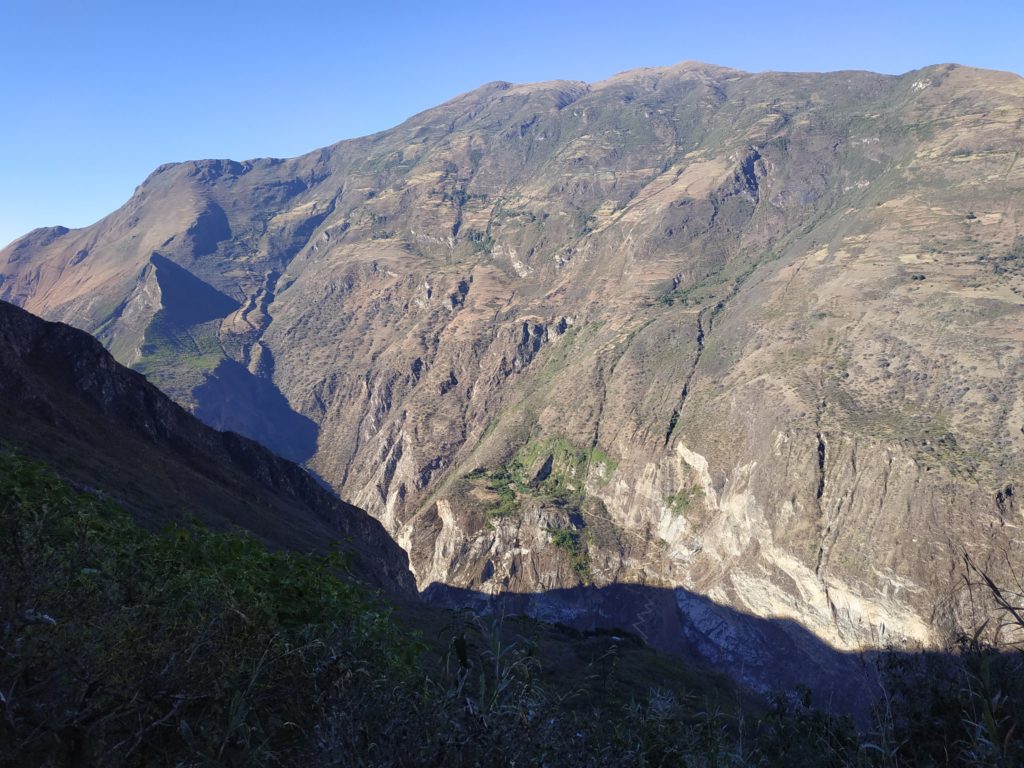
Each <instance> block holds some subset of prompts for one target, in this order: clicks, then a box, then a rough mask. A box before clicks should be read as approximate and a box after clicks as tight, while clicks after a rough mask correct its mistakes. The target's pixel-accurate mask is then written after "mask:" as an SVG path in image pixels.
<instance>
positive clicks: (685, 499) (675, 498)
mask: <svg viewBox="0 0 1024 768" xmlns="http://www.w3.org/2000/svg"><path fill="white" fill-rule="evenodd" d="M703 500H704V489H703V488H701V487H699V486H693V487H691V488H683V489H682V490H680V491H676V492H675V493H673V494H671V495H669V496H666V497H665V506H667V507H668V508H669V510H670V511H671V512H672V514H673V515H685V514H686V513H687V512H688V511H689V510H690V508H691V505H693V504H694V503H695V502H701V501H703Z"/></svg>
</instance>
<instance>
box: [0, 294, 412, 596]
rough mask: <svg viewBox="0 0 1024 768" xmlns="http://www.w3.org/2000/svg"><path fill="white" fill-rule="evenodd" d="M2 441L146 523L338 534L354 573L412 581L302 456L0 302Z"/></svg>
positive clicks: (390, 546) (273, 534)
mask: <svg viewBox="0 0 1024 768" xmlns="http://www.w3.org/2000/svg"><path fill="white" fill-rule="evenodd" d="M0 441H3V442H4V443H8V444H11V445H14V446H16V447H18V448H19V449H21V450H23V451H26V452H28V453H29V454H33V455H36V456H41V457H43V458H45V459H47V460H48V461H49V462H50V463H51V464H52V465H53V466H54V467H55V468H57V469H58V470H59V471H60V472H61V473H62V474H64V475H65V476H66V477H68V478H69V479H70V480H72V481H76V482H78V483H79V484H82V485H86V484H87V485H88V486H89V487H90V488H92V489H93V490H95V491H99V492H101V493H105V494H107V495H109V496H111V497H113V498H114V499H115V500H116V501H118V502H119V503H120V504H122V505H124V506H125V507H126V508H127V509H130V510H131V511H133V512H134V513H135V515H136V516H137V517H139V518H140V519H141V521H142V522H144V523H147V524H149V525H151V526H164V525H167V524H168V523H170V522H174V521H177V522H183V521H184V522H189V521H190V520H192V519H197V520H199V521H200V522H202V523H204V524H205V525H207V526H212V527H214V528H225V527H238V526H241V527H243V528H246V529H248V530H250V531H252V532H253V533H255V534H256V535H257V536H259V537H261V538H263V539H264V540H265V541H267V542H268V543H269V544H271V545H274V546H278V547H290V548H293V549H300V550H305V551H309V550H314V549H322V548H323V547H324V546H325V545H326V544H327V543H328V542H331V541H337V542H338V543H339V545H340V546H342V547H343V549H345V550H348V551H349V552H350V554H351V556H352V558H353V561H352V567H353V573H354V574H355V575H356V576H357V577H360V578H361V579H362V580H363V581H365V582H367V583H368V584H370V585H371V586H374V587H378V588H382V589H384V590H385V591H386V592H388V593H390V594H391V595H394V596H396V597H406V598H408V597H411V596H412V595H413V594H414V583H413V579H412V576H411V574H410V573H409V570H408V561H407V559H406V556H405V553H403V552H402V551H401V550H400V549H399V548H398V546H396V545H395V543H394V542H393V541H392V540H391V538H390V537H389V536H388V535H387V533H386V532H385V531H384V529H383V528H382V527H381V526H380V524H379V523H378V522H377V521H376V520H374V519H373V518H371V517H370V516H369V515H367V514H366V513H365V512H363V511H362V510H361V509H357V508H355V507H353V506H352V505H350V504H346V503H344V502H342V501H339V500H338V499H337V498H335V497H334V496H333V495H332V494H331V493H330V492H328V491H327V490H325V489H324V488H323V487H321V486H320V484H319V483H318V482H317V481H316V480H315V479H314V478H313V477H311V476H310V475H309V474H308V473H307V472H306V471H304V470H303V469H302V468H301V467H298V466H296V465H294V464H292V463H290V462H288V461H285V460H284V459H281V458H279V457H278V456H275V455H274V454H272V453H271V452H270V451H268V450H267V449H266V448H264V447H263V446H261V445H258V444H257V443H255V442H253V441H252V440H248V439H247V438H244V437H241V436H239V435H236V434H232V433H230V432H217V431H215V430H213V429H210V427H207V426H206V425H204V424H202V423H201V422H200V421H199V420H198V419H196V418H195V417H194V416H191V415H190V414H189V413H187V412H186V411H185V410H184V409H182V408H181V407H180V406H179V405H177V404H175V403H174V402H172V401H171V400H170V399H169V398H168V397H167V396H166V395H164V394H163V393H161V392H160V391H159V390H158V389H157V388H156V387H154V386H153V385H151V384H149V383H148V382H147V381H146V380H145V379H144V378H143V377H142V376H140V375H139V374H138V373H135V372H134V371H129V370H127V369H125V368H124V367H123V366H121V365H119V364H118V363H117V362H115V361H114V359H113V358H112V357H111V356H110V354H109V353H108V352H107V351H106V350H105V349H104V348H103V347H102V346H101V345H100V344H99V343H97V342H96V340H95V339H93V338H91V337H90V336H89V335H88V334H85V333H82V332H81V331H79V330H76V329H74V328H69V327H68V326H66V325H60V324H57V323H48V322H45V321H43V320H40V319H39V318H37V317H33V316H32V315H30V314H29V313H28V312H25V311H23V310H21V309H18V308H17V307H14V306H12V305H11V304H8V303H6V302H0Z"/></svg>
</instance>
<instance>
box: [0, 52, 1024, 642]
mask: <svg viewBox="0 0 1024 768" xmlns="http://www.w3.org/2000/svg"><path fill="white" fill-rule="evenodd" d="M1022 126H1024V81H1022V80H1021V78H1019V77H1017V76H1015V75H1011V74H1005V73H996V72H985V71H979V70H972V69H967V68H963V67H957V66H951V65H949V66H936V67H930V68H927V69H924V70H920V71H916V72H912V73H909V74H907V75H904V76H900V77H889V76H882V75H875V74H870V73H862V72H840V73H832V74H824V75H816V74H777V73H767V74H758V75H751V74H746V73H743V72H738V71H734V70H728V69H721V68H717V67H711V66H705V65H699V64H682V65H678V66H675V67H670V68H665V69H647V70H637V71H633V72H627V73H624V74H622V75H619V76H616V77H614V78H612V79H610V80H607V81H605V82H601V83H597V84H592V85H588V84H585V83H578V82H551V83H542V84H536V85H526V86H523V85H511V84H508V83H491V84H489V85H486V86H484V87H482V88H480V89H479V90H477V91H474V92H472V93H469V94H466V95H464V96H460V97H458V98H456V99H454V100H452V101H450V102H448V103H446V104H443V105H441V106H439V107H437V108H435V109H432V110H429V111H427V112H424V113H422V114H420V115H417V116H415V117H413V118H411V119H410V120H409V121H407V122H406V123H403V124H402V125H400V126H398V127H396V128H394V129H392V130H389V131H385V132H383V133H379V134H375V135H373V136H369V137H366V138H363V139H357V140H354V141H346V142H342V143H339V144H336V145H334V146H331V147H328V148H326V149H323V150H319V151H317V152H313V153H310V154H309V155H305V156H303V157H299V158H295V159H292V160H269V159H261V160H253V161H248V162H244V163H239V162H231V161H222V160H218V161H202V162H190V163H181V164H175V165H169V166H164V167H162V168H159V169H157V171H156V172H154V173H153V174H152V175H151V176H150V177H149V178H148V179H147V180H146V181H145V182H144V183H143V184H142V185H141V186H140V187H139V188H138V190H137V191H136V193H135V195H134V196H133V197H132V199H131V200H130V201H129V202H128V203H127V204H126V205H125V206H124V207H123V208H121V209H120V210H118V211H117V212H115V213H113V214H111V215H110V216H108V217H107V218H106V219H103V220H102V221H100V222H98V223H97V224H95V225H93V226H91V227H88V228H85V229H81V230H72V231H68V230H65V229H62V228H56V229H49V230H37V231H35V232H32V233H30V234H29V235H27V236H26V237H24V238H22V239H21V240H19V241H17V242H16V243H14V244H12V245H11V246H10V247H9V248H8V249H7V250H6V251H4V252H3V253H2V254H0V276H2V278H0V297H2V298H6V299H8V300H10V301H14V302H16V303H19V304H21V305H23V306H25V307H27V308H28V309H30V310H32V311H34V312H38V313H39V314H42V315H44V316H46V317H48V318H54V319H60V320H63V321H65V322H68V323H71V324H74V325H76V326H78V327H80V328H83V329H85V330H87V331H89V332H91V333H93V334H95V335H96V336H97V337H98V338H99V339H100V340H101V341H102V342H103V343H104V344H105V345H107V346H108V347H109V348H110V349H111V351H112V352H113V353H114V354H115V356H116V357H117V358H118V359H119V360H120V361H122V362H124V363H126V364H128V365H131V366H133V367H135V368H136V369H137V370H140V371H142V372H144V373H145V374H146V375H147V376H149V377H150V378H151V379H152V380H153V381H154V382H156V383H157V384H158V385H159V386H161V387H162V388H164V389H165V390H166V391H167V392H168V393H170V394H171V395H172V396H173V397H174V398H176V399H177V400H178V401H179V402H181V403H182V404H184V405H185V406H186V407H189V408H191V409H192V410H193V411H194V412H195V413H197V414H198V415H200V416H201V417H203V418H204V419H206V420H207V421H208V422H209V423H211V424H213V425H215V426H226V427H230V428H232V429H238V430H239V431H242V432H244V433H246V434H248V435H249V436H251V437H253V438H255V439H257V440H260V441H262V442H264V443H265V444H266V445H268V446H270V447H271V448H273V449H274V450H276V451H278V452H280V453H282V454H283V455H285V456H288V457H290V458H293V459H295V460H298V461H304V462H306V463H307V464H308V466H309V467H311V468H312V469H313V470H314V471H315V472H316V473H317V474H318V475H319V476H321V477H322V478H323V479H324V480H326V481H327V482H328V483H330V484H331V485H333V486H334V487H335V488H336V489H338V490H339V491H340V492H341V493H342V494H343V495H344V496H346V497H347V498H350V499H352V500H353V501H354V502H355V503H356V504H358V505H360V506H362V507H365V508H366V509H367V510H369V511H370V512H371V513H372V514H374V515H375V516H376V517H377V518H378V519H380V520H381V522H382V523H383V524H384V526H385V527H386V528H387V530H388V531H389V532H390V533H391V534H392V535H393V536H394V537H395V538H396V540H397V541H399V542H400V543H401V544H402V546H403V547H405V548H406V550H407V551H408V552H409V554H410V560H411V565H412V568H413V571H414V573H415V575H416V578H417V581H418V583H419V586H420V587H421V588H427V587H429V586H430V585H431V584H434V583H438V584H446V585H449V586H451V587H461V588H466V589H469V590H474V591H477V592H483V593H508V592H514V593H526V594H536V593H539V592H543V591H546V590H552V589H559V588H567V587H572V586H574V585H578V584H580V583H581V582H588V583H593V584H595V585H597V586H602V585H607V584H612V583H630V584H646V585H652V586H656V587H659V588H660V587H665V588H684V589H685V590H688V592H687V593H686V594H689V593H696V594H698V595H704V596H708V597H710V598H712V599H713V600H715V601H718V602H719V603H722V604H725V605H728V606H732V607H734V608H736V609H738V610H740V611H744V612H747V613H751V614H754V615H757V616H762V617H778V618H780V619H792V620H793V621H795V622H798V623H799V624H800V625H802V626H803V627H805V628H807V629H808V630H810V631H812V632H813V633H815V634H816V635H818V636H819V637H820V638H823V639H824V640H826V641H828V642H829V643H831V644H832V645H834V646H836V647H837V648H840V649H846V650H853V649H858V648H862V647H866V646H878V645H884V644H890V643H895V644H901V643H910V644H918V643H919V644H924V645H929V646H931V645H936V644H941V643H942V642H943V641H944V640H945V638H946V637H947V635H948V633H949V632H950V631H953V630H954V629H955V628H957V627H959V626H967V625H971V624H972V623H973V622H974V621H975V619H976V617H975V616H974V615H972V614H971V613H970V610H969V606H970V599H969V595H967V594H966V593H964V592H963V591H961V590H959V589H958V585H959V584H961V583H962V578H961V576H960V573H959V570H958V563H959V562H960V552H961V550H962V549H967V550H969V551H970V552H972V553H974V555H975V556H976V558H979V559H980V560H982V561H985V562H987V563H989V564H990V565H991V567H992V568H993V569H996V570H998V565H997V564H998V562H1002V561H1003V559H1002V555H1001V553H1002V552H1004V551H1006V550H1008V549H1009V550H1013V548H1015V547H1018V546H1019V545H1020V541H1021V536H1020V525H1021V524H1022V522H1024V520H1022V513H1021V509H1020V507H1019V505H1018V504H1017V502H1016V497H1015V489H1016V488H1018V487H1019V480H1020V478H1021V470H1022V466H1024V397H1022V392H1021V381H1022V377H1021V374H1022V372H1024V322H1022V320H1024V301H1022V298H1021V297H1022V295H1024V293H1022V292H1024V229H1022V215H1024V214H1022V212H1021V202H1022V190H1024V158H1021V157H1020V155H1021V154H1024V127H1022ZM681 594H682V593H681ZM526 602H527V603H530V601H529V600H527V601H526ZM570 602H571V601H570ZM691 603H692V601H691V600H690V599H689V598H685V599H684V598H680V601H679V605H678V606H677V607H678V609H679V610H680V611H682V612H683V613H684V614H687V613H692V614H693V615H695V616H696V615H698V614H699V616H702V617H705V618H706V617H708V616H709V615H711V613H709V612H708V611H706V610H704V609H703V607H701V609H700V610H697V609H695V608H694V607H693V605H692V604H691ZM538 604H539V603H538ZM560 604H562V605H567V606H568V605H569V603H567V602H565V601H562V602H561V603H560ZM582 604H583V603H581V605H582ZM581 610H582V609H581ZM646 610H647V609H646V608H645V607H644V606H643V605H637V606H636V608H635V610H634V611H633V614H632V618H633V623H634V624H636V626H637V627H638V628H640V629H642V628H643V627H644V626H646V625H647V623H648V622H649V621H650V620H651V616H649V615H646V614H645V611H646ZM563 613H564V614H565V616H566V617H569V618H571V617H572V616H571V614H572V609H571V607H566V608H565V609H564V611H563ZM712 613H713V612H712ZM702 620H703V619H702ZM627 623H628V622H627ZM712 623H713V620H712ZM705 629H707V631H706V632H703V630H702V632H703V634H702V636H706V637H714V636H715V632H714V631H713V627H711V628H705Z"/></svg>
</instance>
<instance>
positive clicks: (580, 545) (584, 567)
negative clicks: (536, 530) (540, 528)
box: [548, 528, 593, 584]
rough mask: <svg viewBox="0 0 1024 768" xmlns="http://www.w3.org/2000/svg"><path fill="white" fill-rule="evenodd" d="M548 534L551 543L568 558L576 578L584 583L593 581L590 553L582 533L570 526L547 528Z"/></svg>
mask: <svg viewBox="0 0 1024 768" xmlns="http://www.w3.org/2000/svg"><path fill="white" fill-rule="evenodd" d="M548 534H549V535H550V536H551V543H552V544H554V545H555V546H556V547H557V548H558V549H560V550H562V551H563V552H564V553H565V554H566V557H568V558H569V565H570V566H571V567H572V571H573V573H575V574H576V576H577V578H579V580H580V581H581V582H582V583H584V584H590V583H591V582H592V581H593V578H592V575H591V572H590V555H589V554H588V553H587V549H586V545H585V544H584V542H583V540H582V534H581V533H580V532H579V531H577V530H575V529H572V528H548Z"/></svg>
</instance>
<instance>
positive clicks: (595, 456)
mask: <svg viewBox="0 0 1024 768" xmlns="http://www.w3.org/2000/svg"><path fill="white" fill-rule="evenodd" d="M617 467H618V461H617V460H616V459H615V458H614V457H612V456H610V455H609V454H607V453H605V452H604V451H603V450H601V449H600V448H598V447H594V448H580V447H579V446H576V445H574V444H572V443H570V442H569V441H568V440H566V439H565V438H562V437H547V438H543V439H532V440H529V441H527V443H526V444H525V445H523V446H522V447H520V448H519V450H517V451H516V452H515V454H513V456H512V458H510V459H509V460H508V461H506V462H505V463H504V464H502V465H501V466H499V467H497V468H496V469H493V470H487V469H483V468H479V469H476V470H474V471H473V472H471V473H470V474H469V475H468V476H467V478H466V479H467V480H470V481H478V482H481V481H482V482H484V483H486V487H487V489H488V490H489V491H491V492H492V493H494V494H497V496H498V500H497V501H496V502H495V503H494V504H493V505H492V506H491V507H489V508H488V509H486V510H485V513H486V514H487V516H488V517H489V518H499V517H506V516H508V515H511V514H513V513H515V512H516V511H517V510H518V509H519V505H520V502H521V500H522V499H523V497H527V498H535V499H552V500H556V501H559V502H562V503H569V504H573V505H579V504H581V503H582V502H583V501H584V499H586V498H587V494H586V489H585V485H586V482H587V479H588V478H590V479H592V480H594V481H596V482H598V483H606V482H608V479H609V478H610V477H611V476H612V474H613V473H614V472H615V470H616V468H617Z"/></svg>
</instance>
